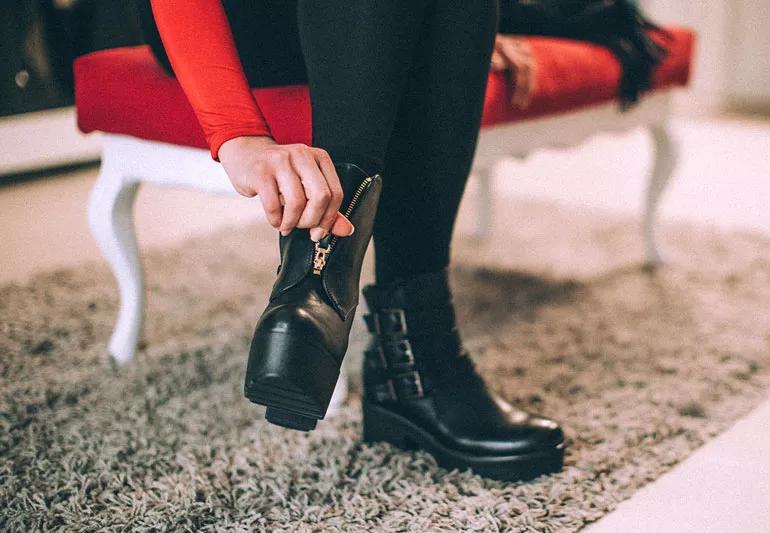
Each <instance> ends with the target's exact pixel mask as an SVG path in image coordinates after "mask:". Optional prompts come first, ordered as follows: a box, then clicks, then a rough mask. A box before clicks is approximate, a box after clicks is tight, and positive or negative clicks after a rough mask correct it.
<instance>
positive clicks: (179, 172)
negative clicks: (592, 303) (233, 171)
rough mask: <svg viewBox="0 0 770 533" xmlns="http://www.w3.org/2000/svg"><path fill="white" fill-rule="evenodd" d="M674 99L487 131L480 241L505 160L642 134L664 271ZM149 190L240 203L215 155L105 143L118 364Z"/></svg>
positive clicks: (103, 203) (100, 195)
mask: <svg viewBox="0 0 770 533" xmlns="http://www.w3.org/2000/svg"><path fill="white" fill-rule="evenodd" d="M671 93H672V91H670V90H662V91H657V92H656V93H654V94H651V95H649V96H648V97H646V98H645V99H643V100H642V101H641V102H640V103H639V105H637V106H635V107H634V108H632V109H631V110H629V111H627V112H625V113H621V112H620V111H619V110H618V107H617V104H616V103H614V102H612V103H605V104H601V105H597V106H593V107H590V108H586V109H583V110H579V111H574V112H568V113H561V114H558V115H551V116H547V117H544V118H539V119H533V120H526V121H520V122H515V123H512V124H504V125H496V126H491V127H488V128H484V129H482V131H481V133H480V136H479V144H478V148H477V151H476V156H475V158H474V163H473V170H472V174H473V175H474V178H475V179H476V180H477V184H476V185H477V186H478V194H477V195H476V202H477V204H476V206H475V209H474V211H475V216H476V220H475V225H474V228H473V230H472V231H473V234H474V235H475V236H476V237H478V238H484V237H485V236H486V235H487V234H488V232H489V230H490V227H491V224H492V221H491V214H490V211H491V210H490V209H489V208H488V206H489V205H491V202H492V179H491V172H492V170H493V168H494V166H495V165H496V164H497V163H498V162H499V161H500V160H501V159H503V158H506V157H515V158H524V157H527V155H528V154H531V153H532V152H534V151H535V150H539V149H543V148H561V147H571V146H575V145H577V144H579V143H581V142H583V141H585V140H586V139H588V138H590V137H592V136H593V135H596V134H599V133H608V132H609V133H612V132H623V131H628V130H631V129H634V128H638V127H643V128H646V129H648V130H649V132H650V134H651V135H652V139H653V143H654V147H655V154H654V164H653V166H652V171H651V172H650V177H649V181H648V186H647V191H646V197H645V199H644V202H643V205H644V208H643V215H642V236H643V239H644V247H645V256H646V261H647V264H648V265H649V266H657V265H659V264H660V263H661V255H660V252H659V250H658V246H657V242H656V238H655V219H656V213H657V208H658V204H659V202H660V199H661V196H662V193H663V191H664V190H665V188H666V185H667V184H668V182H669V180H670V178H671V175H672V174H673V171H674V169H675V166H676V162H677V159H678V147H677V143H676V142H675V140H674V138H673V137H672V135H671V133H670V130H669V127H668V118H669V116H670V104H671V96H672V94H671ZM142 183H154V184H157V185H165V186H170V187H187V188H192V189H196V190H201V191H206V192H211V193H220V194H228V195H231V196H232V195H235V192H234V191H233V189H232V187H231V185H230V182H229V180H228V179H227V176H226V174H225V172H224V170H223V169H222V166H221V165H220V164H218V163H216V162H214V161H213V160H212V159H211V157H210V156H209V153H208V150H204V149H199V148H189V147H183V146H177V145H171V144H166V143H160V142H155V141H146V140H142V139H137V138H134V137H128V136H124V135H115V134H104V135H103V137H102V163H101V170H100V172H99V177H98V178H97V180H96V183H95V185H94V187H93V190H92V192H91V197H90V202H89V208H88V218H89V224H90V227H91V231H92V233H93V236H94V237H95V239H96V240H97V242H98V243H99V246H100V248H101V250H102V253H103V254H104V257H105V259H106V260H107V262H108V263H109V265H110V267H111V269H112V272H113V274H114V275H115V278H116V280H117V283H118V289H119V292H120V309H119V311H118V317H117V322H116V324H115V329H114V330H113V333H112V337H111V338H110V342H109V346H108V355H109V357H110V358H111V359H112V360H113V361H114V362H115V363H118V364H123V363H127V362H128V361H130V360H132V359H133V358H134V354H135V352H136V347H137V345H138V341H139V338H140V335H141V332H142V323H143V318H144V298H145V290H144V279H143V273H142V266H141V261H140V256H139V249H138V246H137V242H136V234H135V231H134V218H133V204H134V199H135V197H136V193H137V190H138V188H139V186H140V184H142ZM346 395H347V376H345V375H344V374H341V376H340V380H339V382H338V385H337V389H336V390H335V395H334V398H333V399H332V404H331V405H330V410H329V414H333V413H334V411H336V410H337V409H338V408H339V406H340V405H341V403H342V402H343V401H344V399H345V397H346Z"/></svg>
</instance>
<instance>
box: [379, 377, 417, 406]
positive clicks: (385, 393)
mask: <svg viewBox="0 0 770 533" xmlns="http://www.w3.org/2000/svg"><path fill="white" fill-rule="evenodd" d="M373 392H374V397H375V400H377V401H378V402H384V401H393V402H395V401H399V400H417V399H420V398H422V397H424V396H425V389H424V388H423V385H422V378H421V377H420V373H419V372H417V371H416V370H412V371H410V372H404V373H402V374H397V375H395V376H393V377H391V378H389V379H387V380H386V381H384V382H382V383H378V384H376V385H375V386H374V387H373Z"/></svg>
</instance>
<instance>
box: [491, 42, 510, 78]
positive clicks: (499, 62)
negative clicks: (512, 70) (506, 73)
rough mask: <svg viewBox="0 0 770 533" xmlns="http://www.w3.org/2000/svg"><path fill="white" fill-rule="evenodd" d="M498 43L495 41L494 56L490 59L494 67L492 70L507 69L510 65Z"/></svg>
mask: <svg viewBox="0 0 770 533" xmlns="http://www.w3.org/2000/svg"><path fill="white" fill-rule="evenodd" d="M497 46H498V45H497V43H495V49H494V50H492V58H491V60H490V64H491V67H492V70H497V71H501V70H505V69H506V67H507V66H508V63H507V62H506V61H505V57H503V54H502V53H501V52H500V51H499V50H498V49H497Z"/></svg>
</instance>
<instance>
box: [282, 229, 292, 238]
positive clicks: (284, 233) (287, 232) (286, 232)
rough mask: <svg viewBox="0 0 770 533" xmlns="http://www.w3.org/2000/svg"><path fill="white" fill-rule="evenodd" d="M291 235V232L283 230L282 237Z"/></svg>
mask: <svg viewBox="0 0 770 533" xmlns="http://www.w3.org/2000/svg"><path fill="white" fill-rule="evenodd" d="M289 233H291V232H290V231H289V230H287V229H282V230H281V235H283V236H284V237H286V236H287V235H288V234H289Z"/></svg>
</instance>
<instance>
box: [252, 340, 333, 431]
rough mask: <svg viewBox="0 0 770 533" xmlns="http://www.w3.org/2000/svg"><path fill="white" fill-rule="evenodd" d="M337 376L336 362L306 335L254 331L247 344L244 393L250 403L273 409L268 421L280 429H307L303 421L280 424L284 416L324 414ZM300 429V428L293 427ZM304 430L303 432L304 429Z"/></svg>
mask: <svg viewBox="0 0 770 533" xmlns="http://www.w3.org/2000/svg"><path fill="white" fill-rule="evenodd" d="M338 377H339V363H338V362H337V361H336V360H335V359H334V357H332V356H331V355H330V354H329V353H327V352H326V350H324V349H323V348H321V347H319V346H318V345H315V344H312V343H310V342H308V341H307V339H306V336H304V335H300V334H294V335H291V334H287V333H279V332H262V331H260V332H258V333H257V334H255V335H254V339H253V340H252V343H251V352H250V357H249V365H248V367H247V369H246V385H245V387H244V394H245V395H246V397H247V398H248V399H249V400H251V401H252V402H253V403H256V404H259V405H264V406H266V407H267V408H268V414H269V413H270V410H271V409H270V408H274V410H273V412H274V413H277V412H278V413H281V414H274V416H273V417H270V416H268V417H267V418H268V420H269V421H270V422H273V423H274V424H278V425H281V426H287V427H294V426H295V425H301V426H307V425H308V423H309V422H307V421H304V422H302V423H297V424H288V425H287V424H284V423H281V422H279V421H283V420H287V416H288V413H293V414H294V415H296V416H297V417H299V418H305V419H310V420H312V421H313V422H312V427H310V428H308V429H312V428H313V427H315V420H317V419H322V418H323V417H324V416H325V415H326V409H327V408H328V407H329V401H330V400H331V397H332V392H333V391H334V386H335V385H336V383H337V378H338ZM295 429H300V428H298V427H297V428H295ZM305 431H307V430H305Z"/></svg>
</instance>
